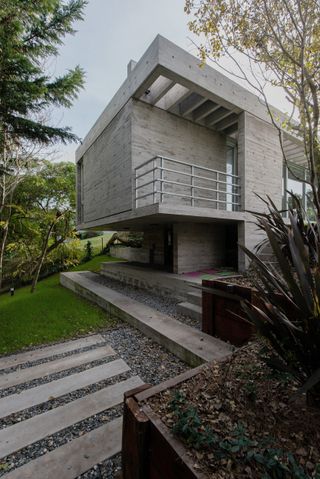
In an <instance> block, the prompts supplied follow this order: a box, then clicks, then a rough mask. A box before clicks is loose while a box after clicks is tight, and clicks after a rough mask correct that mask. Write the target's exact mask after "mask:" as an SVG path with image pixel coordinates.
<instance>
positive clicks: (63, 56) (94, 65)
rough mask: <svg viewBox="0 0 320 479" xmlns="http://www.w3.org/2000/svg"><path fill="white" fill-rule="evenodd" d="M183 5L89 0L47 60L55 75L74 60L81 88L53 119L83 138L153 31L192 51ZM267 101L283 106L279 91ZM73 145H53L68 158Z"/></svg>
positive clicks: (179, 1)
mask: <svg viewBox="0 0 320 479" xmlns="http://www.w3.org/2000/svg"><path fill="white" fill-rule="evenodd" d="M183 8H184V0H89V4H88V6H87V7H86V9H85V12H84V21H83V22H79V24H77V25H76V29H77V33H76V34H75V35H74V36H68V37H66V39H65V45H64V46H63V47H62V48H61V49H60V56H59V57H58V58H57V60H55V61H54V64H53V65H52V70H53V73H54V74H55V75H58V74H61V73H63V72H64V71H65V70H67V69H69V68H73V67H74V66H75V65H77V64H79V65H80V66H81V67H82V68H83V69H84V70H85V72H86V85H85V89H84V90H83V91H81V93H80V95H79V98H78V100H76V101H75V103H74V106H73V107H72V108H71V109H69V110H61V109H60V110H59V111H58V112H56V113H55V114H54V119H55V123H56V124H58V125H59V126H70V127H71V128H72V130H73V132H74V133H76V134H77V135H78V136H79V137H80V138H83V137H84V136H85V135H86V133H87V132H88V131H89V129H90V128H91V126H92V125H93V123H94V122H95V121H96V119H97V118H98V116H99V115H100V113H101V112H102V110H103V109H104V108H105V107H106V105H107V103H108V102H109V101H110V99H111V98H112V96H113V95H114V94H115V92H116V91H117V90H118V88H119V87H120V85H121V84H122V82H123V81H124V79H125V77H126V69H127V63H128V62H129V60H130V59H134V60H139V58H140V57H141V56H142V54H143V53H144V52H145V50H146V49H147V48H148V46H149V44H150V43H151V42H152V41H153V39H154V38H155V36H156V35H157V34H158V33H160V34H161V35H163V36H164V37H166V38H168V39H169V40H171V41H172V42H174V43H176V44H177V45H179V46H180V47H182V48H184V49H185V50H187V51H188V52H190V53H193V54H196V49H195V47H194V45H193V44H192V42H191V40H190V38H191V37H192V35H191V34H190V32H189V30H188V25H187V23H188V21H189V17H188V16H187V15H186V14H185V13H184V10H183ZM271 103H273V104H274V105H276V106H277V107H278V108H280V109H284V108H285V106H286V105H285V102H284V101H283V94H281V92H273V95H272V99H271ZM76 148H77V145H74V144H72V145H68V146H66V147H63V146H61V147H58V148H57V150H58V156H59V158H58V159H59V160H71V161H74V152H75V150H76Z"/></svg>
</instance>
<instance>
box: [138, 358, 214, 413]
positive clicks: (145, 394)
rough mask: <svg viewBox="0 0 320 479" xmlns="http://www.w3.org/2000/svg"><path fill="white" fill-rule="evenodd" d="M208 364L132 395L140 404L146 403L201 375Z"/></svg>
mask: <svg viewBox="0 0 320 479" xmlns="http://www.w3.org/2000/svg"><path fill="white" fill-rule="evenodd" d="M207 364H208V363H205V364H201V365H200V366H198V367H196V368H193V369H189V370H188V371H186V372H184V373H182V374H179V375H178V376H175V377H174V378H171V379H168V380H167V381H164V382H162V383H160V384H156V385H155V386H149V387H148V388H145V389H144V390H143V391H141V392H138V393H136V394H131V395H132V396H134V398H135V400H136V401H137V402H138V403H140V402H143V401H145V400H146V399H148V398H150V397H151V396H155V395H156V394H159V393H161V392H162V391H165V390H166V389H171V388H173V387H175V386H176V385H177V384H179V383H182V382H184V381H187V380H188V379H191V378H192V377H193V376H196V374H198V373H200V372H201V371H202V370H203V369H204V368H205V367H206V366H207Z"/></svg>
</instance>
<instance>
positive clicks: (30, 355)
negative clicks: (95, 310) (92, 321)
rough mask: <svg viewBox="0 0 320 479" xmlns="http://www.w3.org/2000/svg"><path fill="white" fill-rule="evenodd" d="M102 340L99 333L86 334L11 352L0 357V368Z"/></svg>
mask: <svg viewBox="0 0 320 479" xmlns="http://www.w3.org/2000/svg"><path fill="white" fill-rule="evenodd" d="M104 342H105V341H104V339H103V337H102V336H101V334H94V335H92V336H86V337H85V338H79V339H75V340H72V341H66V342H65V343H59V344H52V345H51V346H46V347H44V348H38V349H34V350H32V351H26V352H24V353H19V354H13V355H11V356H6V357H3V358H0V369H7V368H12V367H15V366H19V365H21V364H24V363H29V362H32V361H38V360H39V359H45V358H49V357H51V356H58V355H59V354H65V353H68V352H71V351H76V350H77V349H83V348H87V347H88V346H94V345H98V344H102V343H104Z"/></svg>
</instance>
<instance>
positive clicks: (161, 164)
mask: <svg viewBox="0 0 320 479" xmlns="http://www.w3.org/2000/svg"><path fill="white" fill-rule="evenodd" d="M162 202H163V157H162V156H161V157H160V203H162Z"/></svg>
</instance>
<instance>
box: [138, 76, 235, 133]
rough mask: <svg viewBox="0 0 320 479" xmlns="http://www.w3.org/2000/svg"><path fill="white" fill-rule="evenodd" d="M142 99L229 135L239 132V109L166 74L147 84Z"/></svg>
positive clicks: (140, 97) (140, 98) (139, 97)
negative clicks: (206, 95)
mask: <svg viewBox="0 0 320 479" xmlns="http://www.w3.org/2000/svg"><path fill="white" fill-rule="evenodd" d="M140 91H141V90H140ZM138 99H139V100H141V101H144V102H145V103H148V104H149V105H153V106H156V107H158V108H161V109H163V110H166V111H169V112H170V113H173V114H175V115H178V116H180V117H183V118H186V119H187V120H190V121H192V122H194V123H197V124H198V125H202V126H206V127H207V128H210V129H212V130H215V131H219V132H221V133H224V134H226V135H229V136H233V135H234V134H235V133H236V132H237V130H238V113H239V110H238V109H231V108H227V107H226V106H223V105H221V104H219V103H218V102H214V101H212V100H211V99H209V98H206V97H205V96H203V95H200V94H199V93H197V92H195V91H192V90H190V89H189V88H187V87H186V86H184V85H181V84H180V83H176V82H175V81H173V80H172V79H170V78H167V77H166V76H164V75H159V76H158V77H157V78H156V79H155V80H154V81H153V82H152V83H151V85H147V86H146V89H145V91H144V92H143V93H142V94H141V95H140V96H138Z"/></svg>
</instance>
